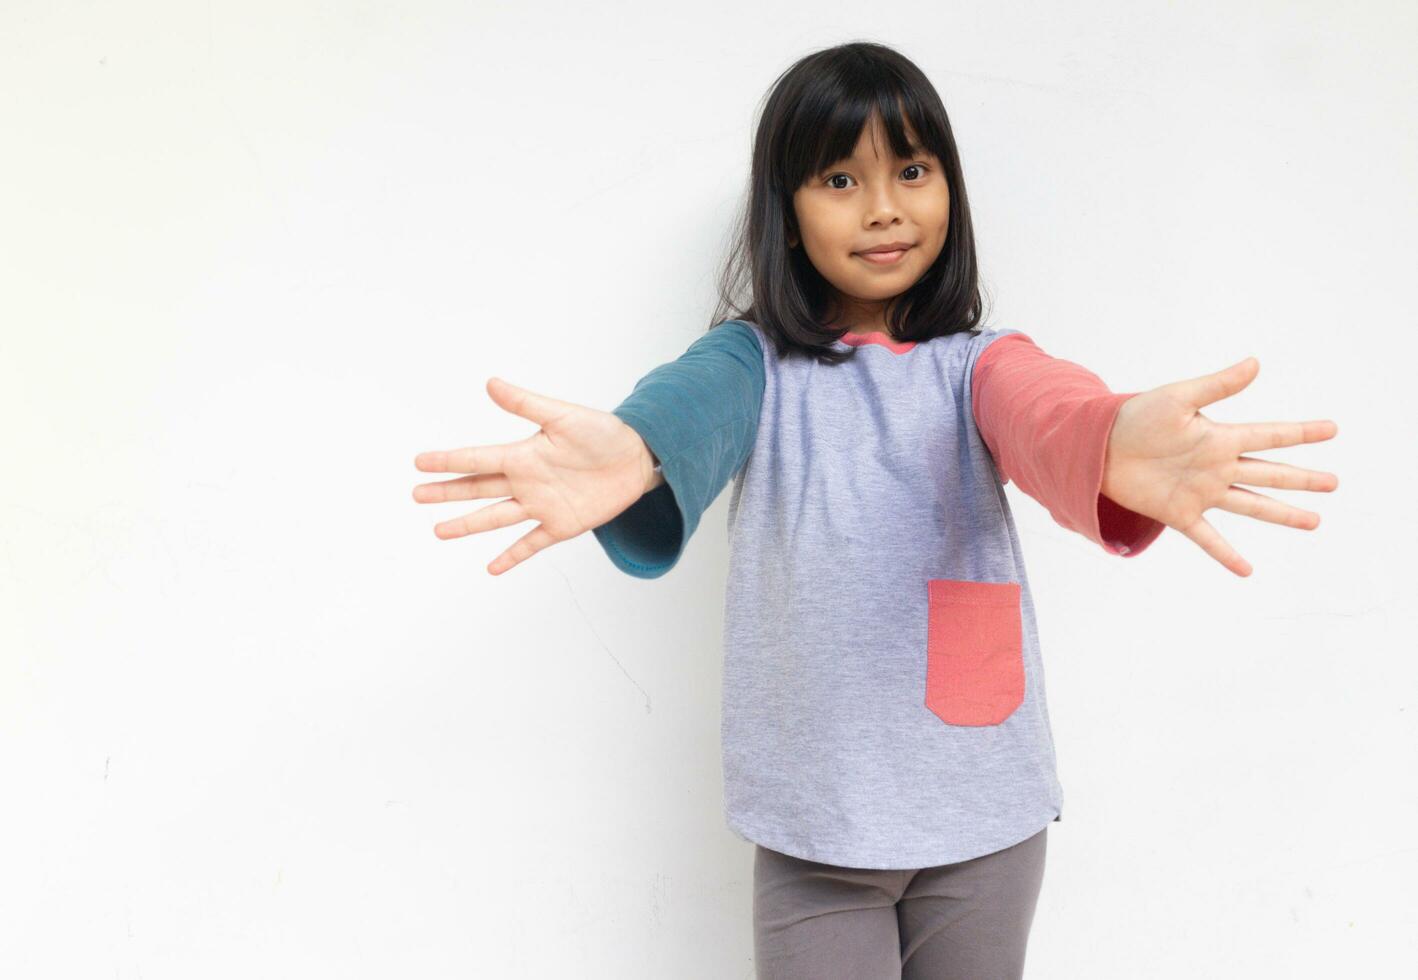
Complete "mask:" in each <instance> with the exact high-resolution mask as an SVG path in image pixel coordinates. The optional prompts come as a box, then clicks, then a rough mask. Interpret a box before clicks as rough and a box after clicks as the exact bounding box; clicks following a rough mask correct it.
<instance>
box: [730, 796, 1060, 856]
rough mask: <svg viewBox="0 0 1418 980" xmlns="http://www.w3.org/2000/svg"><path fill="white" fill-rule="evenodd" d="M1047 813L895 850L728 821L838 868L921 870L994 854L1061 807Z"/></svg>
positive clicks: (748, 835)
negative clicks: (967, 839)
mask: <svg viewBox="0 0 1418 980" xmlns="http://www.w3.org/2000/svg"><path fill="white" fill-rule="evenodd" d="M1045 814H1046V815H1045V816H1043V817H1039V816H1035V817H1031V818H1029V819H1028V820H1021V821H1018V822H1016V823H1011V824H1009V826H1008V829H1005V830H1000V831H999V832H998V833H995V834H991V835H990V836H988V837H985V838H981V839H979V840H977V841H976V842H975V843H974V844H973V845H971V846H969V847H959V846H955V847H930V848H921V849H918V850H914V851H906V852H902V851H892V852H890V853H887V852H884V851H879V850H872V849H870V848H867V849H860V850H859V849H854V848H843V847H811V846H804V845H802V844H801V843H800V842H797V841H794V840H793V839H791V838H787V837H784V836H781V835H780V834H777V833H775V832H773V831H771V830H767V829H764V828H762V827H759V826H756V825H754V824H752V823H751V822H749V821H747V820H745V819H743V818H742V817H740V816H738V815H737V814H733V813H726V814H725V822H726V823H727V824H728V827H729V829H730V830H731V831H733V832H734V833H735V834H737V835H738V836H739V837H740V838H741V839H743V840H745V841H747V842H748V843H750V844H757V845H759V846H761V847H766V848H768V849H769V850H772V851H777V852H779V853H780V854H787V855H788V856H789V857H795V858H800V859H801V860H804V861H816V862H818V863H819V864H831V865H836V866H837V867H839V868H857V869H860V870H871V871H918V870H920V869H922V868H934V867H937V866H939V865H942V864H957V863H959V862H961V861H969V860H972V859H973V858H977V857H984V856H985V855H986V854H994V853H995V852H997V851H1002V850H1004V849H1005V848H1007V847H1013V846H1014V845H1015V844H1019V843H1021V842H1023V841H1026V840H1028V839H1029V838H1031V837H1033V836H1034V835H1035V834H1037V833H1039V832H1040V831H1041V830H1043V829H1044V828H1045V827H1047V826H1049V824H1051V823H1054V822H1055V821H1057V820H1058V819H1059V818H1060V817H1062V815H1063V813H1062V808H1061V807H1060V806H1058V805H1055V804H1050V805H1048V806H1047V807H1046V808H1045Z"/></svg>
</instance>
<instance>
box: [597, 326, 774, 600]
mask: <svg viewBox="0 0 1418 980" xmlns="http://www.w3.org/2000/svg"><path fill="white" fill-rule="evenodd" d="M763 385H764V371H763V353H762V348H761V347H760V345H759V340H758V336H757V334H755V333H754V332H753V330H752V329H751V328H750V327H748V326H747V325H746V324H745V323H743V322H742V321H740V320H730V321H728V322H726V323H723V324H720V325H717V326H715V327H714V328H713V329H711V330H710V331H709V332H708V333H706V334H704V335H703V336H702V337H700V338H699V339H698V340H696V341H695V342H694V343H693V344H691V345H690V346H689V349H688V350H686V351H685V352H684V353H683V354H681V355H680V356H679V357H678V358H676V359H675V360H673V361H670V362H668V363H666V364H661V365H660V366H659V367H657V368H655V369H654V370H653V371H651V372H650V373H649V374H647V375H645V377H643V378H641V379H640V381H638V382H637V383H636V385H635V389H634V390H633V391H632V392H631V393H630V395H629V396H628V397H627V398H626V399H625V400H624V401H622V402H621V403H620V404H619V405H617V406H616V407H615V408H614V409H613V410H612V411H613V413H614V414H615V416H616V417H617V418H619V419H620V420H621V421H622V422H624V423H625V424H626V425H628V426H630V427H631V428H632V429H634V430H635V431H636V432H638V433H639V434H640V436H641V438H642V439H644V440H645V444H646V446H648V447H649V449H650V451H651V452H652V453H653V454H654V457H655V459H657V460H658V461H659V463H660V466H661V472H662V474H663V479H662V480H661V481H660V482H659V483H658V484H656V485H653V488H652V489H651V490H650V491H649V492H648V493H646V494H645V495H644V496H643V497H641V498H640V499H639V500H637V501H636V502H635V503H634V504H632V505H631V506H630V507H629V508H628V509H627V510H626V511H625V512H624V513H622V514H620V515H618V516H617V517H615V518H614V519H613V520H611V521H608V522H607V523H605V524H603V525H601V526H600V527H597V528H595V531H594V533H595V535H596V540H598V541H599V542H600V543H601V547H603V548H604V549H605V551H606V555H607V556H608V557H609V558H610V559H611V561H612V562H614V563H615V565H616V567H618V568H620V569H621V570H622V571H624V572H626V573H628V574H630V575H634V576H636V577H637V578H657V577H659V576H661V575H663V574H665V573H666V572H668V571H669V570H670V569H671V568H673V567H674V566H675V564H676V563H677V562H678V561H679V558H680V555H681V554H683V552H684V548H685V545H686V544H687V543H688V542H689V539H690V537H691V536H692V535H693V534H694V531H695V529H696V528H697V527H698V526H699V518H700V516H701V515H702V514H703V513H704V511H706V510H708V509H709V505H710V504H712V503H713V502H714V500H715V498H717V497H718V496H719V493H720V491H722V490H723V489H724V486H725V485H726V484H727V483H728V482H729V480H730V479H732V478H733V476H734V474H735V473H737V472H738V471H739V469H741V468H742V467H743V464H744V462H745V460H746V459H747V458H748V455H749V453H750V452H752V450H753V443H754V438H755V436H756V435H757V434H758V413H759V408H760V407H761V406H762V404H763Z"/></svg>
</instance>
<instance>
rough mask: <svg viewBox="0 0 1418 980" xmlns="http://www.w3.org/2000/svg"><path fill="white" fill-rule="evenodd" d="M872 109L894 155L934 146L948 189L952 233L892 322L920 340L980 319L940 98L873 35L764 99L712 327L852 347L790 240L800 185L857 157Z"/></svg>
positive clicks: (837, 356)
mask: <svg viewBox="0 0 1418 980" xmlns="http://www.w3.org/2000/svg"><path fill="white" fill-rule="evenodd" d="M874 119H875V120H880V123H881V127H882V129H883V130H884V131H885V134H886V137H887V140H888V141H889V144H890V149H891V152H892V153H893V154H895V155H896V156H897V157H899V158H903V159H904V158H910V157H913V156H920V155H921V151H923V150H924V151H925V152H927V153H929V154H931V155H932V156H934V157H936V159H937V160H938V161H939V163H940V166H941V168H942V171H943V173H944V176H945V180H946V184H947V187H948V188H949V191H950V218H949V223H948V229H947V234H946V240H945V245H944V247H943V248H942V249H941V254H940V256H939V257H938V258H937V259H936V262H935V264H934V265H933V266H932V267H931V268H930V270H928V271H927V272H926V273H925V274H924V275H923V276H922V277H921V278H920V280H919V281H917V282H916V283H915V285H913V286H912V287H911V288H910V289H908V290H907V291H906V292H905V293H903V294H901V295H900V296H898V297H896V298H895V299H894V300H893V301H892V302H891V303H890V304H889V306H888V310H887V323H888V325H889V327H890V330H891V334H892V336H893V337H894V338H896V339H897V340H902V341H907V340H914V341H923V340H929V339H931V338H932V337H940V336H946V335H948V334H952V333H958V332H961V331H965V330H975V329H977V328H978V326H979V324H980V322H981V319H982V317H983V312H984V311H983V308H982V303H981V299H980V289H979V274H978V269H977V265H976V256H975V240H974V228H973V225H972V223H971V220H970V204H969V200H968V198H967V195H966V193H965V182H964V175H963V173H962V170H961V166H960V158H959V154H958V152H957V150H956V146H955V137H954V135H953V133H952V132H951V128H950V119H949V117H948V116H947V115H946V111H945V104H944V103H943V102H942V100H941V98H940V95H939V94H938V93H937V92H936V90H935V86H933V85H932V84H931V82H930V80H929V79H927V78H926V76H925V75H924V74H923V73H922V72H921V70H920V69H919V68H917V67H916V65H915V64H914V63H913V62H911V61H910V60H909V59H908V58H906V57H905V56H904V55H902V54H900V53H899V52H897V51H895V50H894V49H892V48H889V47H887V46H886V45H883V44H877V43H873V42H867V41H856V42H851V43H848V44H842V45H838V46H836V47H832V48H827V49H825V50H822V51H817V52H814V53H812V54H810V55H807V56H806V57H804V58H802V59H800V60H799V61H798V62H796V63H795V64H794V65H792V66H791V67H790V68H789V69H788V70H787V71H785V72H783V74H782V75H780V76H779V77H778V79H777V80H776V81H775V82H774V84H773V86H772V88H771V89H770V90H769V92H768V94H767V96H766V98H765V99H764V102H763V104H762V107H761V110H760V114H759V118H758V125H757V129H756V133H755V136H754V141H753V154H752V166H751V172H750V176H749V186H748V189H747V192H746V200H745V201H744V202H743V207H742V210H741V212H740V214H739V217H738V221H737V224H736V227H735V229H734V244H733V247H732V248H731V250H730V253H729V257H728V260H727V263H726V265H725V267H724V270H723V273H722V275H721V276H720V282H719V303H718V306H717V308H716V309H715V312H714V315H713V317H712V318H711V323H710V327H711V328H712V327H714V326H717V325H718V324H720V323H722V322H723V321H724V320H725V319H743V320H749V321H752V322H754V323H756V324H758V326H759V327H760V328H761V329H762V330H763V331H764V333H766V334H767V335H768V336H769V337H770V338H772V339H773V341H774V345H775V347H776V348H777V350H778V353H779V354H780V355H786V354H790V353H793V352H795V351H796V352H800V353H803V354H809V355H811V356H815V357H817V358H818V359H819V360H821V361H824V362H830V363H837V362H839V361H841V360H844V359H846V358H849V357H852V356H855V354H856V351H857V348H855V347H852V348H850V349H848V350H846V351H841V350H837V349H836V348H834V347H833V346H832V341H834V340H836V339H837V338H838V337H840V336H841V335H842V333H843V331H842V330H833V329H830V328H827V327H826V326H825V325H826V324H827V323H829V322H832V321H833V320H835V319H836V317H837V315H838V313H839V312H840V311H839V310H837V309H836V306H837V299H836V297H835V291H834V290H833V289H832V288H831V285H830V284H829V283H828V282H827V281H826V280H824V279H823V278H822V276H821V275H820V274H819V273H818V272H817V270H816V269H815V268H813V266H812V263H811V262H810V261H809V260H808V258H807V256H806V255H805V254H804V253H803V251H802V249H800V248H799V249H794V248H792V247H791V246H790V245H789V244H788V243H789V242H790V241H792V240H793V239H794V238H798V237H799V236H798V229H797V221H796V217H795V214H794V211H793V194H794V192H795V191H796V190H797V189H798V188H799V187H800V186H801V185H802V184H803V183H804V182H805V181H806V180H807V179H809V178H810V177H813V176H816V175H817V174H820V173H822V172H823V171H824V170H826V169H827V168H828V167H830V166H831V165H833V164H834V163H838V162H840V161H842V160H844V159H847V158H849V157H851V156H852V154H853V153H854V152H855V151H856V147H857V143H858V141H859V140H860V139H861V137H862V134H863V132H864V131H865V130H867V127H868V126H869V125H871V123H872V121H873V120H874ZM913 136H914V137H915V141H914V142H913V140H912V138H911V137H913ZM880 149H881V148H878V150H879V151H880Z"/></svg>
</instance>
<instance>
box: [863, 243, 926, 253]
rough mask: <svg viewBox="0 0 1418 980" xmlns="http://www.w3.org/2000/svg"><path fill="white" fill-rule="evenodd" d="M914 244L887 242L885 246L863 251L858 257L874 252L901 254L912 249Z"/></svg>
mask: <svg viewBox="0 0 1418 980" xmlns="http://www.w3.org/2000/svg"><path fill="white" fill-rule="evenodd" d="M913 244H915V243H914V242H887V243H886V244H884V245H873V246H872V247H871V248H867V249H863V250H862V251H861V252H858V253H857V254H858V255H870V254H872V253H873V252H901V251H905V250H906V249H908V248H910V247H911V246H912V245H913Z"/></svg>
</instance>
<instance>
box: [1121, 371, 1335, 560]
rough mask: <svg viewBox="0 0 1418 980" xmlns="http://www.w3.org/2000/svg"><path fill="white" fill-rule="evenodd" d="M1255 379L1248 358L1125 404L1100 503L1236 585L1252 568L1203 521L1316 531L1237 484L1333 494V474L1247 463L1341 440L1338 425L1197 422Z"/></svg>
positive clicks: (1313, 522) (1313, 519)
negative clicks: (1209, 513)
mask: <svg viewBox="0 0 1418 980" xmlns="http://www.w3.org/2000/svg"><path fill="white" fill-rule="evenodd" d="M1259 372H1260V362H1259V361H1257V360H1256V359H1255V358H1253V357H1248V358H1246V359H1245V360H1244V361H1241V362H1240V363H1238V364H1233V365H1232V366H1231V367H1229V368H1226V369H1225V370H1223V371H1217V372H1216V373H1214V374H1208V375H1203V376H1202V377H1199V378H1191V379H1188V380H1185V381H1175V382H1172V383H1171V384H1165V385H1162V386H1161V387H1159V388H1154V389H1152V390H1151V391H1147V392H1142V393H1140V394H1137V395H1134V396H1133V397H1131V398H1129V399H1128V400H1127V401H1125V402H1123V404H1122V407H1121V408H1120V409H1119V410H1118V415H1117V418H1116V419H1115V420H1114V423H1113V429H1112V432H1111V433H1110V435H1109V438H1108V449H1107V461H1106V463H1105V464H1104V470H1103V485H1102V492H1103V494H1104V496H1106V497H1108V498H1109V499H1110V500H1113V501H1114V502H1116V503H1118V504H1121V505H1122V506H1123V507H1126V508H1128V509H1129V510H1133V511H1136V512H1137V513H1139V514H1143V515H1144V516H1147V517H1151V518H1153V519H1155V520H1158V521H1161V522H1162V523H1163V524H1166V525H1167V526H1168V527H1171V528H1175V529H1176V530H1178V531H1180V532H1181V533H1183V534H1185V535H1186V536H1187V537H1188V538H1190V539H1191V540H1192V541H1195V542H1196V543H1197V545H1198V546H1199V547H1201V549H1202V550H1204V551H1205V552H1206V553H1207V554H1209V555H1211V557H1213V558H1215V559H1216V560H1217V561H1219V562H1220V563H1221V564H1222V565H1225V566H1226V567H1227V568H1229V569H1230V570H1231V571H1233V572H1235V573H1236V574H1237V575H1242V576H1244V575H1249V574H1250V573H1251V571H1252V569H1251V565H1250V563H1249V562H1247V561H1246V560H1245V559H1244V558H1242V557H1241V556H1240V555H1239V554H1238V553H1237V552H1236V550H1235V549H1234V548H1233V547H1231V545H1230V544H1229V543H1228V542H1227V541H1226V539H1225V538H1223V537H1222V536H1221V535H1220V534H1219V533H1218V532H1217V531H1216V529H1215V528H1214V527H1212V526H1211V524H1210V523H1208V522H1207V520H1206V518H1205V517H1203V516H1202V514H1203V512H1204V511H1206V510H1207V509H1208V508H1211V507H1219V508H1220V509H1221V510H1227V511H1230V512H1232V513H1234V514H1244V515H1246V516H1248V517H1254V518H1256V519H1258V520H1262V521H1269V522H1271V523H1273V524H1284V525H1287V526H1289V527H1295V528H1300V529H1302V530H1314V529H1315V528H1316V527H1318V526H1319V523H1320V518H1319V515H1318V514H1316V513H1314V512H1313V511H1307V510H1301V509H1300V508H1298V507H1292V506H1291V505H1289V504H1286V503H1282V502H1281V501H1278V500H1275V499H1273V498H1271V497H1267V496H1265V495H1264V494H1259V493H1256V492H1254V491H1252V490H1246V489H1243V488H1241V487H1238V486H1236V485H1235V484H1238V483H1245V484H1250V485H1251V486H1258V487H1278V488H1281V489H1285V490H1316V491H1321V492H1328V491H1331V490H1333V489H1334V488H1335V487H1337V486H1339V478H1338V477H1337V476H1335V475H1334V474H1333V473H1325V472H1321V471H1318V470H1306V469H1301V468H1299V467H1296V466H1290V465H1288V464H1285V463H1275V462H1271V461H1269V460H1264V459H1255V458H1253V457H1250V456H1246V455H1244V453H1247V452H1253V451H1257V450H1265V449H1279V448H1281V447H1282V446H1295V445H1299V444H1301V443H1310V442H1322V441H1324V440H1326V439H1332V438H1334V436H1335V434H1336V433H1337V432H1338V431H1339V426H1338V425H1336V424H1335V423H1334V422H1332V421H1327V420H1325V421H1311V422H1244V423H1227V422H1214V421H1212V420H1211V419H1208V418H1207V417H1206V416H1204V415H1202V414H1201V411H1200V409H1201V408H1202V407H1204V406H1206V405H1210V404H1211V403H1213V402H1216V401H1220V400H1221V399H1223V398H1228V397H1230V396H1231V395H1234V394H1236V393H1237V392H1239V391H1242V390H1243V389H1245V388H1246V387H1247V386H1248V385H1249V384H1250V383H1251V382H1252V381H1254V380H1255V378H1256V375H1257V374H1258V373H1259Z"/></svg>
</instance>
